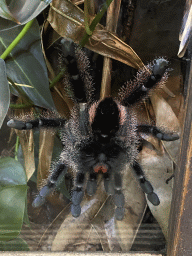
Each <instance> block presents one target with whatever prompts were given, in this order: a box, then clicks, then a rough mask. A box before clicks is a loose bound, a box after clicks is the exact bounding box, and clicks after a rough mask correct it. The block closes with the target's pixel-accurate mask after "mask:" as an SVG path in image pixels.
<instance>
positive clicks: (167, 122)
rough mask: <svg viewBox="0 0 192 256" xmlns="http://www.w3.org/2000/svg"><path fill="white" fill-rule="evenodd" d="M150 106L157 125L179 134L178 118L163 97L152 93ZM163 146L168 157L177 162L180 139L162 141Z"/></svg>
mask: <svg viewBox="0 0 192 256" xmlns="http://www.w3.org/2000/svg"><path fill="white" fill-rule="evenodd" d="M151 102H152V106H153V109H154V112H155V116H156V125H157V127H162V128H163V129H164V130H165V131H167V132H175V133H178V134H180V132H181V129H180V124H179V120H178V118H177V117H176V115H175V114H174V112H173V110H172V108H171V107H170V105H169V104H168V103H167V102H166V101H165V100H164V99H163V97H161V96H158V95H157V94H156V93H153V95H152V96H151ZM162 143H163V146H164V148H165V149H166V151H167V152H168V154H169V156H170V158H171V159H172V160H173V161H174V162H175V163H177V162H178V153H179V146H180V140H176V141H172V142H169V141H162Z"/></svg>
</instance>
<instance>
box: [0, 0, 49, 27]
mask: <svg viewBox="0 0 192 256" xmlns="http://www.w3.org/2000/svg"><path fill="white" fill-rule="evenodd" d="M7 2H8V1H5V0H1V1H0V16H1V17H3V18H5V19H9V20H11V21H14V22H16V23H18V24H25V23H27V22H28V21H30V20H32V19H34V18H35V17H36V16H37V15H38V14H39V13H40V12H42V11H43V10H44V9H45V8H46V7H47V6H48V5H49V4H50V2H51V0H46V1H45V0H44V1H42V0H33V1H31V0H25V1H23V0H17V1H15V0H11V1H9V3H7ZM13 25H14V23H13Z"/></svg>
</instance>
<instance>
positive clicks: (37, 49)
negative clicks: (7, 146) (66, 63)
mask: <svg viewBox="0 0 192 256" xmlns="http://www.w3.org/2000/svg"><path fill="white" fill-rule="evenodd" d="M22 28H23V26H19V27H16V28H13V29H9V30H5V31H2V32H0V53H3V52H4V51H5V49H6V48H7V47H8V46H9V44H10V43H11V42H12V41H13V40H14V39H15V38H16V36H17V35H18V34H19V33H20V31H21V30H22ZM5 62H6V67H7V75H8V77H9V78H11V80H12V81H13V82H15V83H19V84H26V85H30V86H32V88H31V87H21V86H20V87H19V89H20V90H22V91H24V92H25V93H26V94H27V96H28V97H29V98H30V100H32V101H33V102H34V104H35V105H37V106H40V107H44V108H48V109H55V106H54V103H53V99H52V96H51V93H50V90H49V81H48V75H47V68H46V65H45V61H44V57H43V54H42V50H41V44H40V32H39V26H38V23H37V21H35V22H34V23H33V25H32V27H31V28H30V29H29V31H28V32H27V34H26V35H25V37H24V38H23V39H22V40H21V41H20V42H19V44H18V45H17V46H16V47H15V48H14V49H13V51H12V53H11V54H10V56H8V57H7V58H6V59H5Z"/></svg>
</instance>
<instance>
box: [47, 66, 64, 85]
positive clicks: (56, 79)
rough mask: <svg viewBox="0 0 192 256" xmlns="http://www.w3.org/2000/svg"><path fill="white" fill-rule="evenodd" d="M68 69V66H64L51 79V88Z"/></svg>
mask: <svg viewBox="0 0 192 256" xmlns="http://www.w3.org/2000/svg"><path fill="white" fill-rule="evenodd" d="M65 71H66V67H64V68H62V70H61V71H60V72H59V74H58V75H57V76H56V77H55V78H54V79H53V80H52V81H51V83H50V85H49V89H52V88H53V87H54V86H55V84H56V83H57V82H59V80H60V79H61V78H62V76H63V74H64V73H65Z"/></svg>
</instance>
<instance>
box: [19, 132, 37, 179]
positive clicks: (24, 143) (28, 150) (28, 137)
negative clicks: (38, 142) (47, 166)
mask: <svg viewBox="0 0 192 256" xmlns="http://www.w3.org/2000/svg"><path fill="white" fill-rule="evenodd" d="M16 133H17V135H18V136H19V141H20V144H21V147H22V152H23V156H24V162H25V171H26V175H27V180H29V179H30V178H31V176H32V175H33V173H34V171H35V158H34V141H33V131H32V130H31V131H19V130H16Z"/></svg>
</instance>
